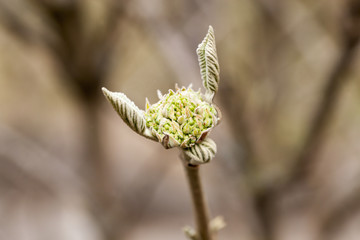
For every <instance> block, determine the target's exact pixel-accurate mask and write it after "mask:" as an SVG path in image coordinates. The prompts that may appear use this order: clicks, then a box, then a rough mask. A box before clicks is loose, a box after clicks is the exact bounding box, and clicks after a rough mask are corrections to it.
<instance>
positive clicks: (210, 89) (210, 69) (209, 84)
mask: <svg viewBox="0 0 360 240" xmlns="http://www.w3.org/2000/svg"><path fill="white" fill-rule="evenodd" d="M196 53H197V55H198V60H199V65H200V74H201V78H202V80H203V85H204V87H205V89H206V90H207V93H208V94H210V100H212V98H213V97H214V95H215V93H216V92H217V90H218V85H219V73H220V68H219V62H218V58H217V54H216V45H215V35H214V30H213V28H212V27H211V26H209V30H208V33H207V34H206V36H205V38H204V40H203V41H202V42H201V43H200V44H199V46H198V48H197V49H196Z"/></svg>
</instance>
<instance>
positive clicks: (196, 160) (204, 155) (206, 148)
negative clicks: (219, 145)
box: [184, 138, 216, 165]
mask: <svg viewBox="0 0 360 240" xmlns="http://www.w3.org/2000/svg"><path fill="white" fill-rule="evenodd" d="M184 153H185V155H186V159H187V161H188V162H189V163H190V164H193V165H199V164H203V163H207V162H209V161H210V160H211V159H213V158H214V157H215V154H216V144H215V142H214V141H213V140H211V139H210V138H206V139H205V140H204V141H202V142H201V143H197V144H195V145H194V146H192V147H190V148H186V149H184Z"/></svg>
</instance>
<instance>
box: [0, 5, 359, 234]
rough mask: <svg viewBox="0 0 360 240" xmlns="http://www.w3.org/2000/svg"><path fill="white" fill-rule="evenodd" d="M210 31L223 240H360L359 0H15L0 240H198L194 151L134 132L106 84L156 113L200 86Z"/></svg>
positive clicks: (213, 184) (2, 10)
mask: <svg viewBox="0 0 360 240" xmlns="http://www.w3.org/2000/svg"><path fill="white" fill-rule="evenodd" d="M209 25H212V26H213V27H214V29H215V35H216V42H217V51H218V57H219V63H220V68H221V74H220V76H221V77H220V89H219V92H218V94H217V95H216V98H215V102H216V103H217V104H218V105H219V106H220V108H221V109H222V112H223V116H224V117H223V121H222V123H221V124H220V125H219V126H218V127H217V128H215V129H214V131H213V132H212V134H211V137H212V138H213V139H214V140H215V141H216V142H217V146H218V154H217V156H216V158H215V159H214V160H213V162H212V163H211V164H207V165H205V166H203V167H202V169H201V171H202V175H203V176H202V177H203V183H204V187H205V193H206V198H207V199H208V201H209V205H210V210H211V215H212V216H213V217H215V216H217V215H222V216H224V218H225V220H226V222H227V227H226V228H225V229H223V230H222V231H221V232H220V233H219V238H218V239H246V240H282V239H284V240H285V239H286V240H293V239H294V240H302V239H307V240H312V239H314V240H325V239H326V240H329V239H331V240H332V239H334V240H335V239H339V240H340V239H341V240H345V239H346V240H351V239H354V240H355V239H359V236H360V161H359V156H360V147H359V139H360V111H359V106H360V70H359V68H358V67H357V66H359V65H360V56H359V53H358V51H357V43H358V40H359V35H360V1H359V0H318V1H311V0H282V1H281V0H242V1H236V0H228V1H217V0H210V1H204V0H195V1H190V0H182V1H180V0H174V1H165V0H153V1H145V0H132V1H130V0H128V1H120V0H119V1H116V0H103V1H97V0H87V1H80V0H78V1H77V0H0V239H1V240H2V239H4V240H8V239H9V240H10V239H11V240H48V239H52V240H63V239H67V240H83V239H87V240H120V239H125V240H140V239H158V240H159V239H172V240H177V239H179V240H180V239H185V236H183V233H182V232H181V228H182V227H183V226H185V225H193V215H192V209H191V201H190V194H189V191H188V188H187V182H186V179H185V174H184V172H183V169H182V164H181V161H180V160H179V158H178V154H179V151H178V150H177V149H172V150H165V149H164V148H163V147H162V146H161V145H160V144H156V143H154V142H152V141H148V140H146V139H144V138H142V137H141V136H139V135H137V134H134V133H133V132H132V131H131V130H130V129H129V128H128V127H127V126H126V125H125V124H124V123H123V122H122V120H121V119H120V118H119V117H118V116H117V114H116V113H115V111H113V109H112V107H111V105H110V104H109V103H108V102H107V101H106V99H105V98H104V97H103V96H102V93H101V90H100V89H101V87H102V86H105V87H107V88H108V89H110V90H112V91H120V92H124V93H126V94H127V96H128V97H129V98H131V99H132V100H133V101H134V102H135V103H136V104H137V105H138V106H140V107H141V108H143V106H145V97H148V98H149V100H150V102H151V103H155V102H156V101H157V97H156V90H157V89H160V90H161V91H162V92H163V93H164V92H167V90H168V89H169V88H174V85H175V83H178V84H179V85H180V86H182V85H183V86H188V85H189V84H190V83H193V85H194V88H195V89H198V88H200V87H201V79H200V73H199V66H198V62H197V55H196V53H195V49H196V47H197V45H198V44H199V43H200V42H201V41H202V39H203V37H204V36H205V34H206V32H207V29H208V26H209Z"/></svg>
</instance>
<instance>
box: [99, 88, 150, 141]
mask: <svg viewBox="0 0 360 240" xmlns="http://www.w3.org/2000/svg"><path fill="white" fill-rule="evenodd" d="M102 91H103V93H104V95H105V97H106V98H107V99H108V100H109V102H110V103H111V105H112V106H113V107H114V109H115V111H116V112H117V113H118V114H119V116H120V117H121V118H122V120H123V121H124V122H125V123H126V124H127V125H128V126H129V127H130V128H131V129H132V130H134V131H135V132H137V133H138V134H140V135H142V136H144V137H147V138H150V139H154V137H153V136H152V135H151V134H149V133H148V131H146V121H145V118H144V112H143V111H142V110H140V109H139V108H138V107H137V106H136V105H135V103H134V102H133V101H131V100H130V99H129V98H128V97H127V96H126V95H125V94H123V93H120V92H111V91H109V90H107V89H106V88H102Z"/></svg>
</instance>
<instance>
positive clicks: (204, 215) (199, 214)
mask: <svg viewBox="0 0 360 240" xmlns="http://www.w3.org/2000/svg"><path fill="white" fill-rule="evenodd" d="M184 166H185V171H186V175H187V179H188V182H189V186H190V191H191V197H192V200H193V208H194V212H195V221H196V228H197V234H198V236H199V237H200V239H201V240H211V239H212V237H211V233H210V228H209V214H208V208H207V204H206V202H205V199H204V194H203V190H202V186H201V181H200V175H199V168H200V167H199V166H198V165H191V164H189V163H185V164H184Z"/></svg>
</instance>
